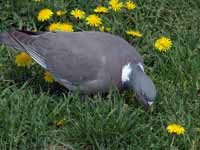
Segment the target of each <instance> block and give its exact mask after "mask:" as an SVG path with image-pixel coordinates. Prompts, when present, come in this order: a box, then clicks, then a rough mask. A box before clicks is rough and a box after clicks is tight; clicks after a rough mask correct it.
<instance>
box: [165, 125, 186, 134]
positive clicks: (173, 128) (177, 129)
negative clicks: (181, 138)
mask: <svg viewBox="0 0 200 150" xmlns="http://www.w3.org/2000/svg"><path fill="white" fill-rule="evenodd" d="M166 129H167V131H168V132H169V133H170V134H177V135H180V134H184V133H185V129H184V127H182V126H181V125H179V124H170V125H168V126H167V128H166Z"/></svg>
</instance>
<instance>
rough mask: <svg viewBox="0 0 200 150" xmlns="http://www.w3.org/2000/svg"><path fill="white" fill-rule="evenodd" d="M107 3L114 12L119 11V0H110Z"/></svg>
mask: <svg viewBox="0 0 200 150" xmlns="http://www.w3.org/2000/svg"><path fill="white" fill-rule="evenodd" d="M109 5H110V8H111V9H113V10H114V11H115V12H117V11H120V10H121V9H122V7H123V3H122V2H119V0H110V1H109Z"/></svg>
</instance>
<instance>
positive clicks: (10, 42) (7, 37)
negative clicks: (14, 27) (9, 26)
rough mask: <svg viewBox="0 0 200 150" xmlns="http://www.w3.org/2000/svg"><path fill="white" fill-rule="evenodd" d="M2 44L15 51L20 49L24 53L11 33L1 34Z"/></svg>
mask: <svg viewBox="0 0 200 150" xmlns="http://www.w3.org/2000/svg"><path fill="white" fill-rule="evenodd" d="M0 44H5V45H7V46H9V47H11V48H13V49H18V50H20V51H23V49H24V48H23V47H22V46H21V45H20V44H19V43H18V42H17V41H16V40H15V39H13V37H12V35H11V34H10V33H9V32H1V33H0Z"/></svg>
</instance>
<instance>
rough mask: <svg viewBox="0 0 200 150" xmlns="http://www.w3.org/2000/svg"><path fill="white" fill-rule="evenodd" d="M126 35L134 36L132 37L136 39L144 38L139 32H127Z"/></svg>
mask: <svg viewBox="0 0 200 150" xmlns="http://www.w3.org/2000/svg"><path fill="white" fill-rule="evenodd" d="M126 34H128V35H132V36H135V37H142V33H140V32H139V31H134V30H128V31H126Z"/></svg>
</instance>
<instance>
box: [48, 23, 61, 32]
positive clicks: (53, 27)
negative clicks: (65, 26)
mask: <svg viewBox="0 0 200 150" xmlns="http://www.w3.org/2000/svg"><path fill="white" fill-rule="evenodd" d="M49 31H60V23H52V24H50V25H49Z"/></svg>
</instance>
